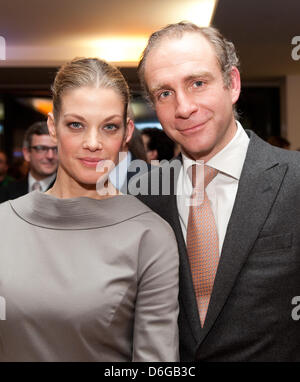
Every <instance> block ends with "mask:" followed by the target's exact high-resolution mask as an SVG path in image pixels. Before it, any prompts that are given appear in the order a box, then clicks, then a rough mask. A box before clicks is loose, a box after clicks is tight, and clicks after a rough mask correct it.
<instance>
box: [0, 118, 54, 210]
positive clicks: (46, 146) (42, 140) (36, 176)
mask: <svg viewBox="0 0 300 382" xmlns="http://www.w3.org/2000/svg"><path fill="white" fill-rule="evenodd" d="M23 155H24V158H25V160H26V161H27V162H29V172H28V175H27V176H26V177H25V178H24V179H23V180H21V181H16V182H12V183H10V184H8V185H7V186H5V187H2V189H1V192H0V203H2V202H4V201H6V200H11V199H16V198H18V197H19V196H22V195H25V194H27V193H28V192H31V191H33V190H40V191H46V190H47V189H48V188H50V187H51V186H52V184H53V182H54V180H55V177H56V170H57V164H58V156H57V146H56V145H55V144H53V142H52V139H51V137H50V135H49V132H48V127H47V122H36V123H34V124H33V125H31V126H30V127H29V128H28V130H27V131H26V133H25V136H24V142H23Z"/></svg>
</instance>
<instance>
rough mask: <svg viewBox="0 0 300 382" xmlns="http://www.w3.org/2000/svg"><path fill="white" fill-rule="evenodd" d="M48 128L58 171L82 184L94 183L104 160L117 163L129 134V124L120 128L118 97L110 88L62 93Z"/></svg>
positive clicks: (130, 128)
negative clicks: (53, 140)
mask: <svg viewBox="0 0 300 382" xmlns="http://www.w3.org/2000/svg"><path fill="white" fill-rule="evenodd" d="M48 126H49V131H50V135H51V136H52V137H53V138H54V139H55V140H56V141H57V146H58V152H59V162H60V168H61V172H62V173H64V174H65V175H66V176H69V177H71V178H73V179H74V180H75V181H76V182H77V183H80V184H85V185H93V184H96V182H97V180H98V178H99V177H100V176H101V175H102V174H101V172H99V167H101V164H102V165H104V161H112V162H114V163H115V164H117V163H118V156H119V152H120V151H122V148H123V147H124V144H125V143H126V142H128V141H129V140H130V138H131V135H132V131H133V123H132V122H131V121H130V122H128V123H127V126H124V103H123V100H122V98H121V96H120V95H119V94H118V93H117V92H116V91H114V90H112V89H107V88H94V87H80V88H76V89H71V90H68V91H66V92H65V93H64V94H63V95H62V99H61V110H60V114H59V116H58V118H57V120H55V121H54V118H53V115H52V114H50V115H49V118H48ZM99 162H100V163H99ZM98 163H99V165H98ZM97 165H98V172H97V171H96V167H97ZM106 165H107V162H106V164H105V167H106ZM105 172H107V170H105V171H103V172H102V173H105Z"/></svg>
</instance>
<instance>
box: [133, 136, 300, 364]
mask: <svg viewBox="0 0 300 382" xmlns="http://www.w3.org/2000/svg"><path fill="white" fill-rule="evenodd" d="M247 133H248V135H249V136H250V143H249V147H248V151H247V156H246V160H245V163H244V166H243V170H242V174H241V178H240V181H239V186H238V192H237V195H236V200H235V204H234V207H233V211H232V215H231V218H230V221H229V224H228V227H227V232H226V236H225V240H224V244H223V248H222V253H221V257H220V263H219V266H218V270H217V274H216V279H215V283H214V288H213V292H212V296H211V302H210V305H209V309H208V312H207V317H206V321H205V325H204V327H203V328H201V326H200V322H199V318H198V312H197V304H196V299H195V294H194V290H193V285H192V278H191V273H190V268H189V263H188V258H187V253H186V246H185V241H184V238H183V235H182V231H181V226H180V221H179V217H178V210H177V204H176V195H175V193H174V194H172V195H169V196H168V195H157V196H146V195H139V196H138V197H139V199H140V200H141V201H143V202H144V203H146V204H147V205H148V206H149V207H150V208H152V209H153V210H154V211H155V212H157V213H158V214H159V215H160V216H162V217H163V218H164V219H165V220H167V221H168V222H169V224H170V225H171V226H172V228H173V230H174V231H175V234H176V238H177V243H178V247H179V254H180V293H179V300H180V316H179V331H180V355H181V360H182V361H194V360H198V361H221V362H223V361H300V321H297V320H294V319H293V318H292V310H293V309H294V308H295V306H294V305H293V304H292V299H293V297H295V296H298V295H300V153H299V152H292V151H287V150H282V149H279V148H277V147H274V146H271V145H269V144H268V143H266V142H264V141H263V140H261V139H260V138H259V137H257V136H256V135H255V134H254V133H253V132H250V131H248V132H247ZM158 171H161V174H160V176H164V174H163V170H161V169H160V170H158Z"/></svg>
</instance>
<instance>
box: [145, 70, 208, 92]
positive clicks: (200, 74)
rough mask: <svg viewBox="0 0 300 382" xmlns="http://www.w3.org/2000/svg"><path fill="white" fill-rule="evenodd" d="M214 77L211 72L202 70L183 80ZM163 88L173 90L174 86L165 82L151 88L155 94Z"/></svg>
mask: <svg viewBox="0 0 300 382" xmlns="http://www.w3.org/2000/svg"><path fill="white" fill-rule="evenodd" d="M212 78H213V75H212V74H211V73H210V72H207V71H201V72H195V73H193V74H190V75H188V76H186V77H184V78H183V81H184V82H187V81H191V80H196V79H199V80H201V79H212ZM162 89H164V90H172V86H170V85H168V84H167V83H165V84H164V83H161V84H158V85H156V86H154V87H153V88H151V89H149V90H150V93H151V94H155V93H157V92H158V91H160V90H162Z"/></svg>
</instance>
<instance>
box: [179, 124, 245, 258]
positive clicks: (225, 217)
mask: <svg viewBox="0 0 300 382" xmlns="http://www.w3.org/2000/svg"><path fill="white" fill-rule="evenodd" d="M236 123H237V131H236V133H235V136H234V137H233V138H232V140H231V141H230V142H229V143H228V144H227V145H226V146H225V147H224V148H223V149H222V150H221V151H219V152H218V153H217V154H216V155H215V156H214V157H212V158H211V159H210V160H209V161H207V162H206V163H205V164H206V165H208V166H210V167H213V168H215V169H217V170H218V171H219V172H218V174H217V176H216V177H215V178H214V179H213V180H212V181H211V182H210V183H209V184H208V186H207V187H206V192H207V196H208V199H209V200H210V203H211V207H212V211H213V214H214V217H215V222H216V226H217V231H218V237H219V254H221V251H222V247H223V242H224V238H225V234H226V230H227V226H228V222H229V219H230V216H231V213H232V209H233V205H234V201H235V197H236V194H237V189H238V183H239V179H240V176H241V172H242V168H243V165H244V161H245V157H246V153H247V149H248V145H249V137H248V135H247V134H246V132H245V131H244V129H243V127H242V126H241V124H240V123H239V122H238V121H236ZM182 158H183V166H182V168H181V171H180V173H179V177H178V181H177V207H178V212H179V220H180V224H181V228H182V232H183V236H184V238H185V240H186V230H187V224H188V217H189V200H190V196H191V193H192V183H191V180H190V176H189V175H188V169H189V168H190V166H192V165H193V164H195V163H198V164H199V161H198V162H195V161H194V160H192V159H189V158H187V157H186V156H185V155H184V154H182Z"/></svg>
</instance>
